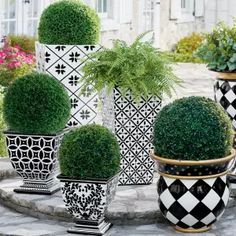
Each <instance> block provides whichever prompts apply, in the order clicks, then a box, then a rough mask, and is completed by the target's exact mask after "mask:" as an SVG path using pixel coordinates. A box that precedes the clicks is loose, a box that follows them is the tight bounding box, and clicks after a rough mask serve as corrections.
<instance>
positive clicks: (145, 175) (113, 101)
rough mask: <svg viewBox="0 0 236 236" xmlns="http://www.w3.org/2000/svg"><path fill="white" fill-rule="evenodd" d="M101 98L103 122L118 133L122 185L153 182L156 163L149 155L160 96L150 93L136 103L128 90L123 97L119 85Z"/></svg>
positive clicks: (159, 106)
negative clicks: (150, 94)
mask: <svg viewBox="0 0 236 236" xmlns="http://www.w3.org/2000/svg"><path fill="white" fill-rule="evenodd" d="M102 101H103V123H104V125H105V126H107V127H108V128H109V129H110V130H112V131H113V132H114V133H115V135H116V137H117V139H118V142H119V145H120V150H121V173H120V178H119V185H139V184H143V185H145V184H151V183H152V181H153V173H154V162H153V160H151V158H150V157H149V150H150V149H151V148H152V136H153V123H154V120H155V117H156V115H157V113H158V112H159V110H160V108H161V99H160V98H158V97H154V96H150V97H149V98H147V99H144V98H141V99H140V101H139V102H136V101H134V100H133V97H132V95H131V94H130V92H129V91H127V92H126V94H125V96H122V95H121V92H120V90H119V88H117V87H116V88H114V89H113V92H112V93H111V94H110V95H108V94H107V93H106V92H105V91H104V93H103V95H102Z"/></svg>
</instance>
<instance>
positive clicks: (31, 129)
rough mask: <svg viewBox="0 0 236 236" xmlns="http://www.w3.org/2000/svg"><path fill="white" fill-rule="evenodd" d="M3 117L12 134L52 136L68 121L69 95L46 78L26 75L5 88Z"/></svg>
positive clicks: (35, 74)
mask: <svg viewBox="0 0 236 236" xmlns="http://www.w3.org/2000/svg"><path fill="white" fill-rule="evenodd" d="M3 114H4V118H5V120H6V123H7V124H8V127H9V129H10V130H12V131H15V132H20V133H25V134H54V133H56V132H58V131H60V130H61V129H63V128H64V127H65V125H66V123H67V121H68V118H69V115H70V101H69V96H68V94H67V92H66V91H65V90H64V88H63V87H62V85H61V84H60V82H58V81H57V80H55V79H53V78H52V77H50V76H49V75H46V74H39V73H32V74H28V75H25V76H23V77H21V78H19V79H17V80H16V81H15V82H14V83H13V84H12V85H11V86H10V87H9V88H8V89H7V92H6V95H5V98H4V103H3Z"/></svg>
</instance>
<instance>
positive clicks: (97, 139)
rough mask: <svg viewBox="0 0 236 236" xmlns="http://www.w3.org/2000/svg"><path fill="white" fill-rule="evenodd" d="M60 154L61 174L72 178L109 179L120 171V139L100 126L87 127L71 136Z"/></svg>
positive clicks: (64, 141) (70, 134) (68, 136)
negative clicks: (118, 140)
mask: <svg viewBox="0 0 236 236" xmlns="http://www.w3.org/2000/svg"><path fill="white" fill-rule="evenodd" d="M59 154H60V155H59V160H60V168H61V173H62V175H64V176H69V177H71V178H72V177H73V178H78V179H88V178H109V177H111V176H113V175H115V174H116V173H117V172H118V170H119V167H120V151H119V145H118V142H117V140H116V137H115V136H114V135H113V134H112V133H111V132H110V131H109V130H108V129H107V128H105V127H103V126H100V125H94V124H93V125H85V126H81V127H80V128H77V129H75V130H72V131H70V132H69V133H67V134H66V135H65V136H64V138H63V140H62V144H61V146H60V150H59Z"/></svg>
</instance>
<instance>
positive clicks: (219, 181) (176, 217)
mask: <svg viewBox="0 0 236 236" xmlns="http://www.w3.org/2000/svg"><path fill="white" fill-rule="evenodd" d="M150 156H151V158H152V159H153V160H154V161H156V163H157V167H158V172H159V175H160V177H159V180H158V183H157V192H158V204H159V209H160V211H161V213H162V214H163V215H164V217H165V218H166V219H167V220H168V221H169V222H171V223H172V224H173V225H174V227H175V229H176V230H177V231H180V232H185V233H193V232H195V233H197V232H204V231H208V230H209V229H210V228H211V225H212V224H213V223H214V222H216V221H217V220H218V219H219V218H220V217H221V216H222V214H223V213H224V210H225V207H226V205H227V203H228V200H229V193H230V191H229V181H228V179H227V173H228V171H229V167H230V164H231V161H232V160H233V159H234V158H235V150H234V149H232V151H231V153H230V155H228V156H226V157H224V158H219V159H214V160H203V161H185V160H173V159H167V158H162V157H158V156H156V155H155V154H154V152H153V151H151V153H150Z"/></svg>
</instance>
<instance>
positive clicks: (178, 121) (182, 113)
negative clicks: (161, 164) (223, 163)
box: [154, 97, 233, 160]
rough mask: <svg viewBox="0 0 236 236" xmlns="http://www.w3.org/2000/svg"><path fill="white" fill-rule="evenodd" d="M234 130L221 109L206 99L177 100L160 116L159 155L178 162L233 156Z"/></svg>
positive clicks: (156, 139) (157, 129)
mask: <svg viewBox="0 0 236 236" xmlns="http://www.w3.org/2000/svg"><path fill="white" fill-rule="evenodd" d="M232 142H233V131H232V125H231V121H230V119H229V117H228V116H227V114H226V113H225V111H224V110H223V108H222V107H220V105H218V104H217V103H215V102H214V101H212V100H211V99H208V98H204V97H188V98H182V99H179V100H175V101H174V102H173V103H171V104H169V105H167V106H165V107H164V108H163V109H162V110H161V111H160V113H159V114H158V115H157V118H156V121H155V125H154V152H155V154H156V155H158V156H161V157H165V158H170V159H178V160H207V159H216V158H222V157H225V156H226V155H228V154H230V150H231V148H232Z"/></svg>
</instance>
